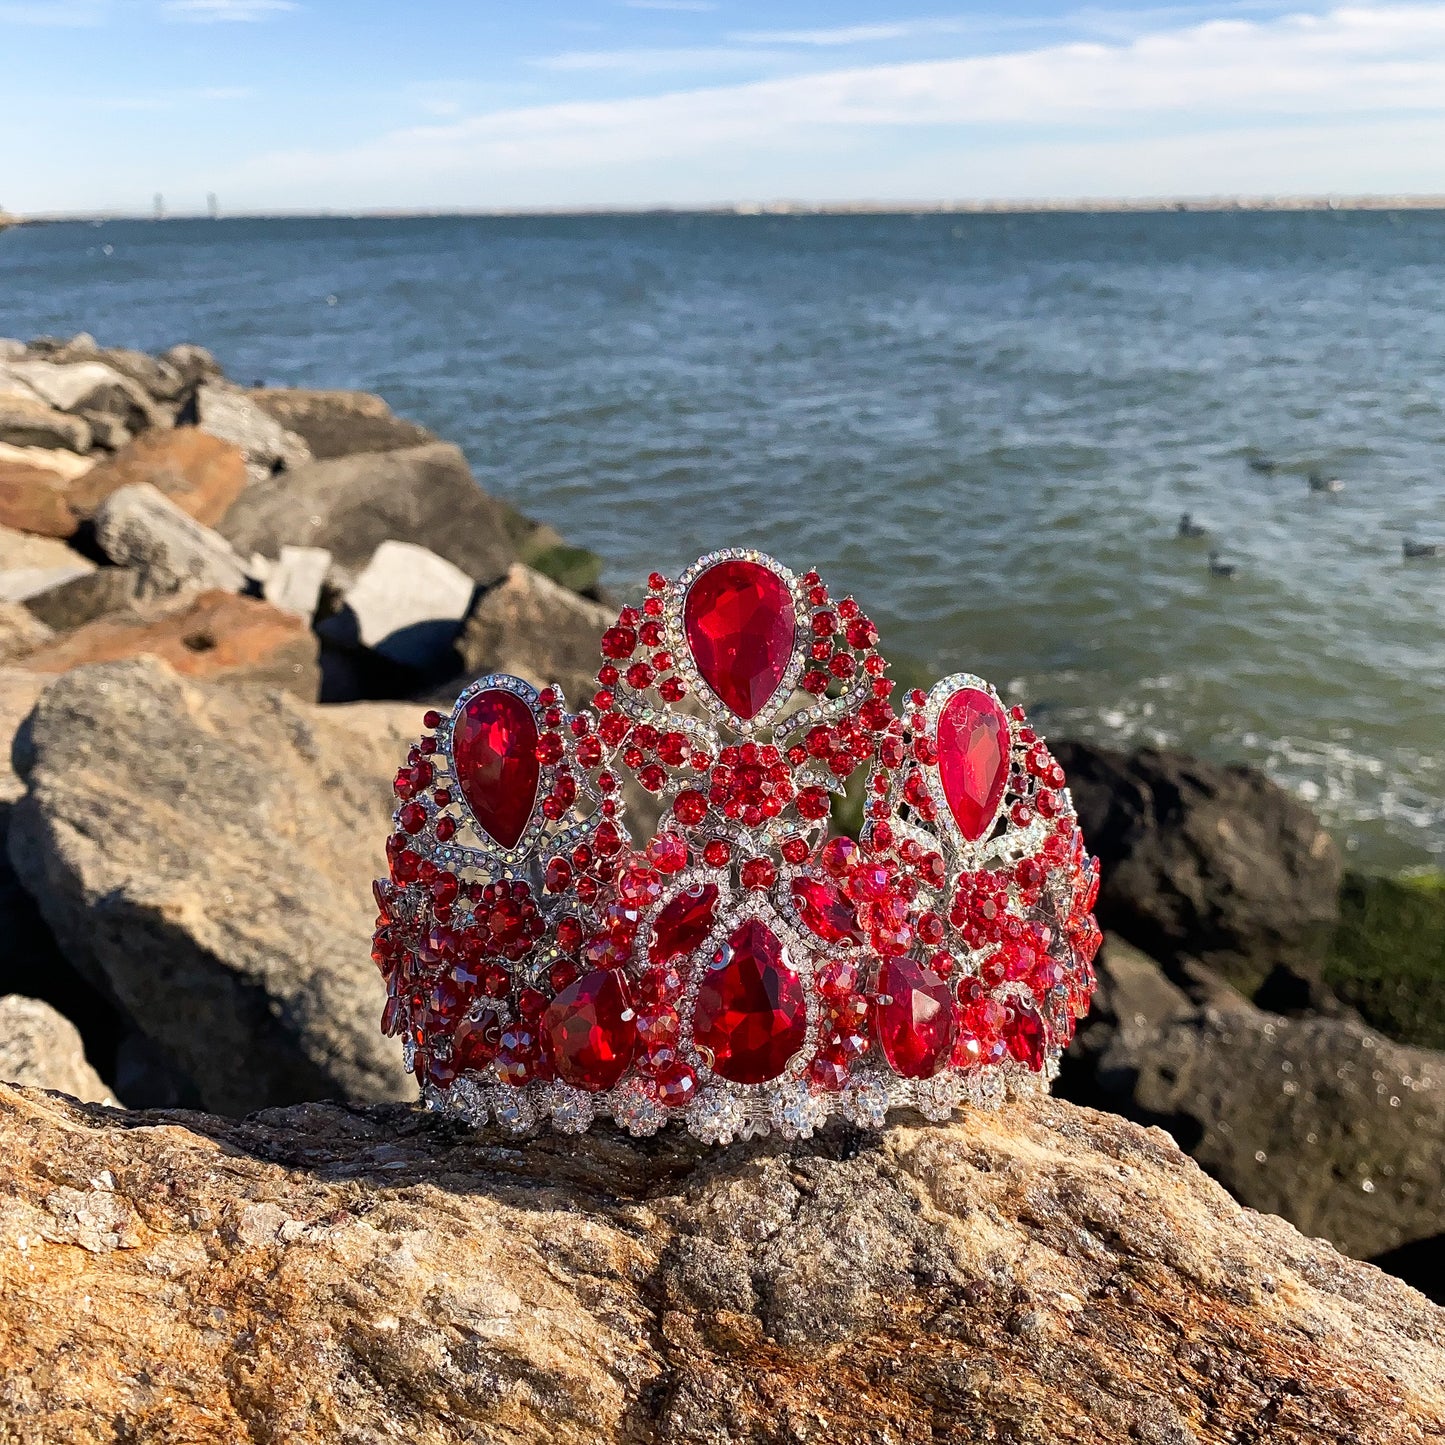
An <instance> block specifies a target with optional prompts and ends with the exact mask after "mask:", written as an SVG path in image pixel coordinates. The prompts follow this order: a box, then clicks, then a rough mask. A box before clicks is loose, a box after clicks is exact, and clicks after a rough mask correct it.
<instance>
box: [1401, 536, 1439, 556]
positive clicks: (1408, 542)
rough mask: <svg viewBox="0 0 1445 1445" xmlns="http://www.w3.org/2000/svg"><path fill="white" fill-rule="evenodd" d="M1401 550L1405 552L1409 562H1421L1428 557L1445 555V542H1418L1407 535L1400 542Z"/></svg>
mask: <svg viewBox="0 0 1445 1445" xmlns="http://www.w3.org/2000/svg"><path fill="white" fill-rule="evenodd" d="M1400 550H1401V551H1402V552H1403V553H1404V554H1405V560H1406V561H1407V562H1420V561H1423V560H1424V559H1425V558H1427V557H1445V544H1442V543H1440V542H1417V541H1415V540H1414V539H1413V538H1412V537H1406V538H1405V540H1404V541H1403V542H1401V543H1400Z"/></svg>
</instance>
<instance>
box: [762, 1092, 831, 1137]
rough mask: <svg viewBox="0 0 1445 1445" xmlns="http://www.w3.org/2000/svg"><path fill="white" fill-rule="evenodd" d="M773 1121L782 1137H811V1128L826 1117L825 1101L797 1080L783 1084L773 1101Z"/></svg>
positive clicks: (816, 1126)
mask: <svg viewBox="0 0 1445 1445" xmlns="http://www.w3.org/2000/svg"><path fill="white" fill-rule="evenodd" d="M772 1115H773V1123H774V1124H776V1125H777V1129H778V1133H779V1134H781V1135H782V1136H783V1138H784V1139H811V1138H812V1137H813V1130H814V1129H816V1128H818V1127H819V1126H820V1125H821V1124H822V1122H823V1120H824V1119H826V1118H827V1117H828V1105H827V1103H826V1102H825V1101H824V1100H822V1099H820V1098H818V1097H817V1095H815V1094H812V1093H810V1092H809V1090H808V1086H807V1085H806V1084H805V1083H803V1082H802V1080H798V1081H797V1082H795V1083H791V1084H784V1085H783V1086H782V1087H781V1088H780V1089H779V1090H778V1095H777V1098H776V1099H775V1100H774V1101H773V1108H772Z"/></svg>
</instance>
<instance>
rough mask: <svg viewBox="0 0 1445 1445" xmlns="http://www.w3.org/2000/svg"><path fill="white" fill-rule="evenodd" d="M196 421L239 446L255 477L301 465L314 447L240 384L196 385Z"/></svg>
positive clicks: (307, 459)
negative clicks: (235, 385)
mask: <svg viewBox="0 0 1445 1445" xmlns="http://www.w3.org/2000/svg"><path fill="white" fill-rule="evenodd" d="M194 413H195V423H196V425H197V426H198V427H200V428H201V430H202V431H205V432H209V433H210V434H211V435H212V436H214V437H219V438H220V439H221V440H222V441H224V442H229V443H230V444H231V445H232V446H234V447H236V448H237V449H238V450H239V451H240V452H241V453H242V454H243V455H244V456H245V458H246V466H247V468H248V470H249V472H250V475H251V476H252V478H254V479H257V480H259V479H261V478H264V477H269V476H271V475H272V474H273V473H275V472H279V471H285V470H289V469H293V468H296V467H299V466H301V465H302V464H303V463H305V462H308V461H310V460H311V450H310V448H309V447H308V446H307V445H306V443H305V442H304V441H302V440H301V438H300V437H299V436H297V435H296V434H295V432H291V431H288V430H287V429H286V428H285V427H284V426H282V425H281V423H280V422H278V421H277V420H276V419H275V418H274V417H272V416H270V415H269V414H268V413H267V412H265V411H263V410H262V409H261V408H260V407H259V406H257V405H256V403H255V402H254V401H252V400H251V398H250V396H249V395H248V394H247V393H246V392H244V391H242V390H241V389H240V388H239V387H234V386H229V385H227V384H226V383H224V382H219V381H208V382H204V383H203V384H202V385H201V386H199V387H198V388H197V389H196V394H195V401H194Z"/></svg>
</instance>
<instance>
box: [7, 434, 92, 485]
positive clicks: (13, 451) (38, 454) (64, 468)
mask: <svg viewBox="0 0 1445 1445" xmlns="http://www.w3.org/2000/svg"><path fill="white" fill-rule="evenodd" d="M96 461H97V458H95V457H81V456H77V455H76V454H75V453H74V452H67V451H60V450H58V449H57V448H55V447H22V446H12V445H11V444H10V443H9V442H0V465H6V466H17V467H25V468H26V469H27V470H28V471H42V472H48V473H50V474H51V475H52V477H53V478H54V479H55V481H56V484H65V483H69V482H72V481H74V480H75V478H76V477H83V476H84V475H85V474H86V472H88V471H89V470H90V469H91V468H92V467H93V466H94V465H95V464H96Z"/></svg>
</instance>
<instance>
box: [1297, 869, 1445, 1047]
mask: <svg viewBox="0 0 1445 1445" xmlns="http://www.w3.org/2000/svg"><path fill="white" fill-rule="evenodd" d="M1324 979H1325V983H1326V984H1328V985H1329V987H1330V988H1331V989H1332V990H1333V991H1334V993H1335V994H1336V995H1337V996H1338V997H1339V998H1340V999H1342V1000H1343V1001H1344V1002H1345V1003H1347V1004H1349V1005H1350V1006H1351V1007H1352V1008H1355V1009H1357V1010H1358V1011H1359V1013H1360V1015H1361V1017H1362V1018H1364V1020H1365V1021H1366V1022H1367V1023H1369V1024H1370V1025H1372V1026H1373V1027H1374V1028H1377V1029H1379V1030H1380V1032H1381V1033H1384V1034H1388V1035H1389V1036H1390V1037H1391V1038H1393V1039H1398V1040H1400V1041H1401V1042H1402V1043H1408V1044H1417V1045H1420V1046H1422V1047H1425V1048H1432V1049H1445V873H1425V874H1410V875H1406V876H1404V877H1400V878H1380V877H1372V876H1369V875H1366V874H1358V873H1351V874H1348V875H1346V878H1345V883H1344V887H1343V889H1342V890H1341V892H1340V926H1339V929H1338V930H1337V932H1336V934H1335V937H1334V940H1333V943H1332V945H1331V948H1330V952H1329V956H1328V958H1327V959H1326V962H1325V972H1324Z"/></svg>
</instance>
